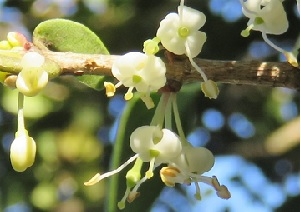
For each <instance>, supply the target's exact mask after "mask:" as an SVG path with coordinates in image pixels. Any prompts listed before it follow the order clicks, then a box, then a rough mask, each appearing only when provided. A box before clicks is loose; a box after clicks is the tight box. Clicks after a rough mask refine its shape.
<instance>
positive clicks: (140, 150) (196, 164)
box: [85, 93, 231, 209]
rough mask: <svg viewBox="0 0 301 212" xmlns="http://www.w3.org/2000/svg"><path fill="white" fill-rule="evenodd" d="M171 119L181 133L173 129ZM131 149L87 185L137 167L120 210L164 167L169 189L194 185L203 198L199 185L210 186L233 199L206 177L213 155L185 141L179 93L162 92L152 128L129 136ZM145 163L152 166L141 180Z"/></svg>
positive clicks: (163, 176) (162, 173)
mask: <svg viewBox="0 0 301 212" xmlns="http://www.w3.org/2000/svg"><path fill="white" fill-rule="evenodd" d="M172 117H174V122H175V125H176V128H177V131H178V133H179V135H178V134H176V133H175V132H173V130H172ZM130 147H131V149H132V150H133V152H135V153H136V154H135V155H134V156H133V157H131V158H129V160H128V161H126V162H125V163H124V164H122V165H121V166H120V167H118V168H117V169H116V170H113V171H111V172H107V173H104V174H103V175H100V174H99V173H98V174H96V175H95V176H94V177H92V178H91V179H90V180H89V181H88V182H86V183H85V185H86V186H91V185H94V184H95V183H97V182H99V181H100V180H102V179H104V178H106V177H110V176H112V175H114V174H116V173H118V172H120V171H121V170H122V169H124V168H125V167H126V166H128V165H129V164H130V163H132V162H134V161H135V164H134V166H133V167H132V168H131V169H130V170H129V171H128V172H127V174H126V185H127V188H126V191H125V194H124V196H123V198H122V199H121V201H120V202H119V203H118V207H119V209H123V208H124V207H125V202H126V201H128V202H132V201H134V200H135V199H136V198H137V197H138V196H139V195H140V194H139V192H138V189H139V187H140V186H141V184H142V183H144V182H145V181H147V180H148V179H150V178H151V177H153V175H154V172H153V171H154V169H155V168H157V167H159V166H162V165H163V164H164V165H163V167H161V170H160V177H161V180H162V182H164V184H165V185H166V186H169V187H174V186H175V184H176V183H179V184H188V185H190V184H192V183H193V184H194V185H195V187H196V193H195V198H196V199H198V200H200V199H201V192H200V187H199V184H198V183H199V182H203V183H206V184H208V185H211V186H212V187H213V188H214V189H215V190H216V194H217V196H219V197H220V198H223V199H229V198H230V197H231V194H230V192H229V191H228V189H227V187H226V186H224V185H220V184H219V182H218V180H217V178H216V177H215V176H213V177H207V176H203V173H205V172H207V171H209V170H210V169H211V168H212V167H213V165H214V156H213V154H212V153H211V151H209V150H208V149H206V148H205V147H193V146H192V145H191V144H190V143H189V142H188V141H187V140H186V138H185V135H184V132H183V129H182V126H181V121H180V115H179V112H178V108H177V102H176V94H175V93H163V94H162V96H161V99H160V102H159V104H158V106H157V108H156V111H155V114H154V117H153V119H152V121H151V123H150V125H147V126H142V127H138V128H137V129H136V130H135V131H134V132H132V134H131V136H130ZM143 163H149V169H148V170H147V171H146V172H145V174H144V176H143V177H142V178H141V167H142V164H143Z"/></svg>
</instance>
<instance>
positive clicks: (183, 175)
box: [160, 145, 231, 200]
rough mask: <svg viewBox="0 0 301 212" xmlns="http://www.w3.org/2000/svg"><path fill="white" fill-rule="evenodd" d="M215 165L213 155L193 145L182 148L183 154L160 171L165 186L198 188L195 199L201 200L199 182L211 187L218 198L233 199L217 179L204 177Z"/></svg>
mask: <svg viewBox="0 0 301 212" xmlns="http://www.w3.org/2000/svg"><path fill="white" fill-rule="evenodd" d="M213 165H214V156H213V154H212V153H211V152H210V151H209V150H208V149H206V148H204V147H192V146H191V145H187V146H184V147H183V148H182V154H181V155H180V156H179V157H177V158H175V160H174V161H173V163H170V164H169V166H168V167H163V168H162V169H161V170H160V177H161V180H162V181H163V182H164V183H165V185H167V186H170V187H174V186H175V184H176V183H185V184H191V183H194V184H195V187H196V193H195V198H196V199H198V200H200V199H201V192H200V187H199V185H198V182H203V183H206V184H208V185H211V186H212V187H213V188H214V189H215V190H216V194H217V196H219V197H221V198H223V199H229V198H230V197H231V194H230V192H229V191H228V189H227V187H226V186H224V185H222V186H221V185H220V184H219V182H218V180H217V178H216V177H215V176H213V177H205V176H202V174H203V173H204V172H207V171H209V170H210V169H211V168H212V167H213Z"/></svg>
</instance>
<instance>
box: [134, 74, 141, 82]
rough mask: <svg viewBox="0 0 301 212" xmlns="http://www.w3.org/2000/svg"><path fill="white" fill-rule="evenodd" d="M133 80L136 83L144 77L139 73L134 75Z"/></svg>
mask: <svg viewBox="0 0 301 212" xmlns="http://www.w3.org/2000/svg"><path fill="white" fill-rule="evenodd" d="M132 80H133V82H134V83H139V82H141V80H142V78H141V77H140V76H139V75H134V76H133V79H132Z"/></svg>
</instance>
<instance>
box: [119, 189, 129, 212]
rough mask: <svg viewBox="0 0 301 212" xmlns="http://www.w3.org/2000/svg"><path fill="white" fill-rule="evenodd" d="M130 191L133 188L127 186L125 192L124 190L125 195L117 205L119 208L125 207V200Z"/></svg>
mask: <svg viewBox="0 0 301 212" xmlns="http://www.w3.org/2000/svg"><path fill="white" fill-rule="evenodd" d="M130 192H131V188H130V187H127V188H126V190H125V192H124V195H123V197H122V199H121V200H120V201H119V202H118V203H117V206H118V208H119V210H122V209H124V208H125V200H126V199H127V198H128V196H129V194H130Z"/></svg>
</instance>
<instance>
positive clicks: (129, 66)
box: [105, 52, 166, 100]
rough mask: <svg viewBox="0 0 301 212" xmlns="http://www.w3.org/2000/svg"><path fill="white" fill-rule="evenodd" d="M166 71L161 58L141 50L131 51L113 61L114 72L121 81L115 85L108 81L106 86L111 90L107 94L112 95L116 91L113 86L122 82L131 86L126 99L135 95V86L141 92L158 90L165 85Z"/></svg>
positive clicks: (126, 85)
mask: <svg viewBox="0 0 301 212" xmlns="http://www.w3.org/2000/svg"><path fill="white" fill-rule="evenodd" d="M165 72H166V67H165V64H164V62H163V61H162V60H161V58H159V57H156V56H154V55H146V54H143V53H141V52H129V53H127V54H125V55H123V56H121V57H120V58H119V59H117V60H116V61H115V62H114V63H113V66H112V73H113V75H114V77H116V78H117V79H118V80H119V83H117V84H116V85H115V86H114V85H113V84H112V83H108V82H106V83H105V87H106V89H107V91H109V93H107V95H108V96H112V95H113V94H114V92H115V89H113V88H112V87H115V88H117V87H119V86H120V85H122V84H123V85H124V86H125V87H129V90H128V92H127V93H126V94H125V99H126V100H129V99H131V97H132V96H133V94H132V90H133V88H136V90H137V91H138V92H140V93H147V94H149V93H150V92H152V91H157V90H158V89H160V88H161V87H163V86H164V85H165V82H166V77H165Z"/></svg>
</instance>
